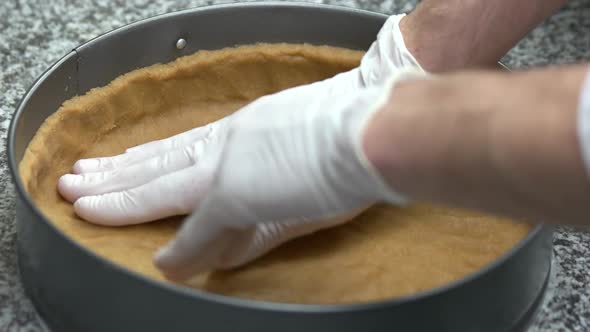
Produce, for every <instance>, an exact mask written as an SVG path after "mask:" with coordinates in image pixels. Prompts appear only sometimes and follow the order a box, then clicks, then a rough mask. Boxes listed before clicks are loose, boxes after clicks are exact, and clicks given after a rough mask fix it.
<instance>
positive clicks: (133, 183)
mask: <svg viewBox="0 0 590 332" xmlns="http://www.w3.org/2000/svg"><path fill="white" fill-rule="evenodd" d="M202 150H203V144H201V142H199V143H197V144H193V145H189V146H185V147H184V148H180V149H176V150H173V151H169V152H167V153H164V154H163V155H160V156H156V157H152V158H150V159H147V160H143V161H140V162H137V163H135V164H132V165H129V166H124V167H122V168H119V169H115V170H111V171H105V172H95V173H83V174H66V175H64V176H62V177H61V178H60V179H59V182H58V186H57V187H58V190H59V192H60V194H61V195H62V196H63V197H64V198H65V199H67V200H68V201H70V202H75V201H76V200H77V199H79V198H80V197H83V196H94V195H100V194H106V193H112V192H117V191H123V190H127V189H132V188H135V187H138V186H140V185H143V184H146V183H148V182H150V181H152V180H154V179H156V178H158V177H160V176H163V175H166V174H168V173H172V172H175V171H178V170H181V169H183V168H186V167H189V166H192V165H194V164H195V163H196V161H197V156H200V155H202Z"/></svg>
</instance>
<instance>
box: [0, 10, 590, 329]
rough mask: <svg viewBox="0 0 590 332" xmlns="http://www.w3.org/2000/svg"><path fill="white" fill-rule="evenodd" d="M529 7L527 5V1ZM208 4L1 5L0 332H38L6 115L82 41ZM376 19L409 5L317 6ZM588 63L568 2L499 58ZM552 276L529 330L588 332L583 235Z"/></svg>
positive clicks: (518, 62)
mask: <svg viewBox="0 0 590 332" xmlns="http://www.w3.org/2000/svg"><path fill="white" fill-rule="evenodd" d="M531 1H533V0H531ZM222 2H234V1H211V0H192V1H191V0H180V1H176V0H132V1H130V0H125V1H123V0H91V1H90V0H87V1H84V0H55V1H46V0H4V1H1V2H0V331H44V330H45V329H44V328H43V326H42V322H41V321H40V319H39V318H38V316H37V314H36V313H35V310H34V308H33V306H32V304H31V302H30V301H29V300H28V299H27V298H26V296H25V295H24V293H23V288H22V285H21V283H20V280H19V277H18V273H17V268H16V255H15V238H16V234H15V227H14V213H15V212H14V211H15V203H14V190H13V185H12V184H11V180H10V176H9V174H8V167H7V164H6V154H5V153H4V150H5V144H6V142H5V139H6V131H7V128H8V125H9V122H10V118H11V116H12V113H13V111H14V109H15V107H16V105H17V103H18V101H19V100H20V98H21V97H22V96H23V94H24V93H25V90H26V89H27V88H28V87H29V86H30V85H31V84H32V83H33V81H34V80H35V78H37V77H38V76H39V75H40V74H41V73H42V72H43V71H44V70H45V69H46V68H47V67H48V66H49V65H50V64H52V63H53V62H54V61H56V60H57V59H58V58H60V57H61V56H62V55H64V54H65V53H66V52H68V51H70V50H71V49H72V48H74V47H76V46H78V45H79V44H81V43H82V42H84V41H86V40H88V39H90V38H92V37H94V36H96V35H98V34H100V33H103V32H106V31H109V30H111V29H113V28H116V27H119V26H121V25H124V24H127V23H130V22H133V21H137V20H139V19H142V18H146V17H149V16H153V15H156V14H161V13H165V12H170V11H174V10H179V9H185V8H191V7H196V6H204V5H211V4H215V3H222ZM312 2H317V3H328V4H336V5H343V6H351V7H357V8H363V9H368V10H372V11H377V12H382V13H396V12H401V11H408V10H410V9H411V8H413V6H414V5H415V3H416V1H408V0H324V1H321V0H317V1H312ZM583 59H587V60H590V0H588V1H584V0H575V1H571V2H570V3H569V4H568V6H567V7H566V8H564V9H563V10H562V11H561V12H560V13H558V14H557V15H555V16H554V17H552V18H550V19H549V20H548V21H547V22H545V23H544V24H543V25H542V26H540V27H539V28H537V29H536V30H535V31H533V32H532V33H531V34H530V35H529V36H528V37H527V38H526V39H525V40H523V41H522V42H521V43H520V44H519V45H518V46H517V47H515V48H514V49H513V50H512V51H511V52H510V53H509V54H508V55H507V56H506V58H505V59H504V61H505V62H506V63H507V64H508V65H509V66H510V67H513V68H523V67H530V66H538V65H547V64H557V63H571V62H575V61H579V60H583ZM554 257H555V259H554V264H553V275H552V278H551V280H550V285H549V291H548V292H547V296H546V299H545V303H544V305H543V307H542V309H541V311H540V312H539V314H538V315H537V316H536V318H535V321H534V322H533V326H532V328H531V331H590V232H583V231H579V230H574V229H571V228H560V229H559V230H558V231H557V233H556V235H555V239H554Z"/></svg>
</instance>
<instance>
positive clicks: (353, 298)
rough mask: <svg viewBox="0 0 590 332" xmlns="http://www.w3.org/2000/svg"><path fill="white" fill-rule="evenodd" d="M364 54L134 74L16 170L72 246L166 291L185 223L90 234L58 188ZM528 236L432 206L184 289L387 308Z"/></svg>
mask: <svg viewBox="0 0 590 332" xmlns="http://www.w3.org/2000/svg"><path fill="white" fill-rule="evenodd" d="M362 54H363V53H362V52H360V51H353V50H348V49H342V48H334V47H328V46H312V45H294V44H259V45H252V46H242V47H237V48H229V49H224V50H218V51H201V52H198V53H196V54H194V55H190V56H186V57H183V58H180V59H178V60H176V61H174V62H171V63H168V64H157V65H154V66H150V67H147V68H143V69H139V70H135V71H132V72H130V73H128V74H126V75H123V76H121V77H119V78H117V79H115V80H114V81H113V82H111V83H110V84H109V85H107V86H105V87H101V88H96V89H93V90H92V91H90V92H88V93H87V94H86V95H84V96H80V97H75V98H73V99H71V100H68V101H66V102H65V103H64V104H63V106H62V107H61V108H60V109H59V110H58V111H57V112H56V113H54V114H53V115H52V116H50V117H49V118H48V119H47V120H46V121H45V123H44V124H43V125H42V126H41V128H40V129H39V130H38V132H37V134H36V135H35V137H34V138H33V139H32V141H31V143H30V145H29V147H28V148H27V150H26V153H25V155H24V158H23V160H22V162H21V164H20V175H21V178H22V180H23V183H24V185H25V189H26V191H27V192H28V194H29V195H30V196H31V197H32V198H33V200H34V201H35V203H36V204H37V206H38V207H39V208H40V209H41V211H42V212H43V213H44V214H45V215H46V216H47V217H48V219H49V220H51V221H52V222H53V223H54V224H55V225H56V226H57V227H58V228H59V229H60V230H61V231H62V232H64V233H65V234H66V235H67V236H69V237H71V238H72V239H74V240H75V241H77V242H78V243H80V244H81V245H83V246H85V247H87V248H88V249H90V250H92V251H93V252H95V253H97V254H98V255H100V256H102V257H105V258H106V259H108V260H110V261H112V262H115V263H117V264H119V265H122V266H124V267H126V268H128V269H130V270H132V271H135V272H138V273H140V274H143V275H146V276H149V277H152V278H155V279H159V280H164V279H163V277H162V275H161V274H160V273H159V271H158V270H157V269H156V268H155V267H154V266H153V264H152V255H153V253H154V252H155V251H156V250H157V248H159V247H160V246H162V245H164V244H165V243H167V242H168V241H169V240H170V239H171V238H172V236H173V235H174V233H175V231H176V230H177V228H178V226H179V223H180V222H181V220H182V217H174V218H169V219H166V220H161V221H157V222H152V223H147V224H143V225H137V226H128V227H118V228H115V227H103V226H97V225H93V224H90V223H88V222H85V221H83V220H81V219H79V218H78V217H77V216H76V215H75V214H74V211H73V208H72V205H71V204H70V203H68V202H67V201H65V200H64V199H62V198H61V197H60V195H59V194H58V192H57V189H56V185H57V180H58V178H59V177H60V176H61V175H63V174H65V173H69V172H70V169H71V167H72V165H73V164H74V162H75V161H77V160H78V159H81V158H88V157H97V156H108V155H115V154H119V153H122V152H124V150H125V149H126V148H128V147H131V146H135V145H138V144H141V143H145V142H148V141H152V140H156V139H162V138H165V137H169V136H171V135H174V134H177V133H180V132H183V131H186V130H188V129H191V128H194V127H196V126H202V125H204V124H206V123H209V122H211V121H214V120H217V119H220V118H222V117H224V116H226V115H228V114H230V113H232V112H234V111H235V110H237V109H239V108H240V107H242V106H244V105H246V104H247V103H248V102H250V101H252V100H254V99H255V98H257V97H260V96H263V95H266V94H269V93H273V92H276V91H280V90H283V89H286V88H289V87H292V86H296V85H300V84H306V83H310V82H313V81H317V80H321V79H324V78H328V77H331V76H333V75H335V74H337V73H339V72H342V71H346V70H349V69H351V68H354V67H356V66H358V64H359V61H360V59H361V57H362ZM277 112H280V110H277ZM261 121H264V119H261ZM529 230H530V226H529V225H526V224H519V223H515V222H512V221H510V220H501V219H497V218H493V217H489V216H484V215H481V214H477V213H471V212H466V211H459V210H453V209H448V208H444V207H436V206H433V205H428V204H419V205H414V206H410V207H408V208H405V209H398V208H395V207H388V206H376V207H373V208H371V209H369V210H368V211H366V212H365V213H364V214H362V215H361V216H359V217H357V218H356V219H355V220H354V221H353V222H350V223H348V224H346V225H343V226H339V227H336V228H334V229H330V230H325V231H321V232H318V233H316V234H312V235H310V236H306V237H304V238H300V239H296V240H294V241H291V242H289V243H287V244H285V245H283V246H281V247H280V248H278V249H276V250H274V251H273V252H271V253H270V254H267V255H266V256H264V257H262V258H261V259H258V260H257V261H255V262H254V263H252V264H249V265H247V266H246V267H243V268H240V269H236V270H232V271H224V272H215V273H211V274H210V275H207V274H204V275H201V276H198V277H196V278H195V279H193V280H191V281H190V282H189V283H187V285H188V286H190V287H197V288H201V289H205V290H208V291H211V292H216V293H220V294H226V295H230V296H238V297H243V298H251V299H260V300H267V301H278V302H292V303H351V302H366V301H373V300H379V299H389V298H394V297H400V296H406V295H410V294H415V293H417V292H420V291H423V290H427V289H430V288H433V287H437V286H441V285H444V284H447V283H449V282H452V281H454V280H457V279H459V278H461V277H464V276H466V275H468V274H470V273H473V272H475V271H477V270H479V269H481V268H482V267H483V266H485V265H487V264H489V263H490V262H492V261H494V260H495V259H496V258H498V257H499V256H501V255H502V254H504V253H505V252H506V251H507V250H509V249H510V248H511V247H512V246H513V245H514V244H515V243H517V242H518V241H520V240H521V239H522V238H523V237H524V236H525V235H526V234H527V233H528V232H529Z"/></svg>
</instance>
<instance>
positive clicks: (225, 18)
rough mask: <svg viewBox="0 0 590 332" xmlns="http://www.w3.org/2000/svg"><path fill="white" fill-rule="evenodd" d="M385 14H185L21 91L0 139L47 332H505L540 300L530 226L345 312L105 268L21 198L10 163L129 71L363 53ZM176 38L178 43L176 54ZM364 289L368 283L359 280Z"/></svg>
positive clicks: (247, 9)
mask: <svg viewBox="0 0 590 332" xmlns="http://www.w3.org/2000/svg"><path fill="white" fill-rule="evenodd" d="M386 18H387V17H386V16H385V15H381V14H376V13H371V12H366V11H361V10H356V9H349V8H341V7H333V6H325V5H314V4H303V3H285V2H281V3H267V2H265V3H248V4H233V5H221V6H213V7H204V8H197V9H191V10H186V11H181V12H176V13H171V14H166V15H162V16H158V17H154V18H150V19H147V20H143V21H140V22H137V23H134V24H131V25H128V26H125V27H123V28H120V29H117V30H114V31H112V32H109V33H107V34H105V35H102V36H100V37H98V38H96V39H94V40H92V41H90V42H88V43H85V44H84V45H82V46H80V47H78V48H76V49H74V50H72V52H70V53H68V54H67V55H65V56H64V57H63V58H62V59H61V60H59V61H58V62H57V63H55V64H54V65H53V66H52V67H51V68H49V69H48V70H47V71H46V72H45V73H44V74H43V75H42V76H41V77H40V78H39V79H38V80H37V81H36V82H35V83H34V85H33V86H32V87H31V88H30V90H29V91H28V92H27V93H26V95H25V96H24V98H23V100H22V102H21V103H20V105H19V106H18V109H17V110H16V113H15V116H14V118H13V121H12V123H11V126H10V130H9V137H8V154H9V164H10V168H11V172H12V176H13V178H14V182H15V184H16V190H17V229H18V253H19V267H20V271H21V276H22V280H23V283H24V285H25V288H26V291H27V294H28V295H29V296H30V297H31V299H32V300H33V302H34V303H35V306H36V308H37V309H38V311H39V313H40V314H41V315H42V317H43V318H44V319H45V320H46V322H47V323H48V325H49V326H50V328H52V329H53V330H54V331H64V332H68V331H88V332H90V331H101V332H102V331H111V332H113V331H125V332H127V331H146V332H147V331H195V330H201V331H223V332H225V331H272V332H275V331H298V332H299V331H341V332H348V331H392V330H400V331H453V332H455V331H513V330H514V331H515V330H519V329H523V328H524V327H525V326H526V324H527V321H528V319H529V318H530V316H531V315H532V314H533V313H534V310H535V308H536V306H537V305H538V303H539V302H540V299H541V298H542V294H543V291H544V288H545V286H546V282H547V279H548V276H549V271H550V265H551V252H552V249H551V248H552V246H551V239H552V229H551V228H549V227H547V226H536V227H535V228H534V229H533V230H532V232H531V233H530V234H529V235H528V236H527V237H526V238H525V239H524V240H523V241H522V242H521V243H519V244H518V245H517V246H516V247H515V248H514V249H513V250H511V251H510V252H508V253H507V254H505V255H504V256H502V257H501V258H499V259H498V260H497V261H495V262H494V263H492V264H490V265H489V266H487V267H485V268H484V269H482V270H480V271H478V272H477V273H475V274H473V275H470V276H468V277H466V278H464V279H461V280H459V281H457V282H454V283H452V284H449V285H446V286H444V287H441V288H437V289H433V290H430V291H427V292H424V293H420V294H417V295H415V296H411V297H407V298H402V299H396V300H390V301H381V302H374V303H368V304H352V305H294V304H277V303H268V302H259V301H250V300H243V299H236V298H230V297H225V296H220V295H215V294H210V293H206V292H202V291H198V290H189V289H186V288H182V287H179V286H175V285H172V284H164V283H160V282H157V281H154V280H151V279H148V278H145V277H143V276H140V275H138V274H136V273H133V272H130V271H127V270H126V269H123V268H121V267H119V266H117V265H114V264H112V263H110V262H109V261H106V260H104V259H102V258H100V257H98V256H96V255H95V254H94V253H92V252H90V251H89V250H87V249H85V248H83V247H81V246H80V245H78V244H77V243H75V242H74V241H72V240H71V239H69V238H68V237H66V236H64V234H62V233H61V232H60V231H58V230H57V229H56V228H55V227H54V226H53V225H52V223H50V222H49V221H48V220H47V219H46V218H45V217H44V216H43V214H42V213H41V212H40V210H39V209H38V208H37V207H36V206H35V204H34V202H33V201H32V200H31V198H30V197H29V196H28V195H27V193H26V192H25V190H24V187H23V184H22V183H21V179H20V177H19V174H18V164H19V162H20V160H21V158H22V156H23V153H24V150H25V148H26V147H27V145H28V143H29V141H30V140H31V138H32V137H33V135H34V134H35V132H36V131H37V129H38V128H39V126H40V125H41V124H42V122H43V121H44V120H45V119H46V118H47V117H48V116H49V115H50V114H52V113H53V112H55V111H56V110H57V109H58V108H59V106H60V105H61V104H62V102H64V101H65V100H67V99H69V98H71V97H73V96H75V95H80V94H84V93H85V92H87V91H88V90H89V89H91V88H94V87H98V86H102V85H105V84H107V83H108V82H110V81H111V80H112V79H114V78H115V77H117V76H119V75H121V74H123V73H126V72H129V71H131V70H133V69H136V68H140V67H144V66H148V65H151V64H154V63H157V62H168V61H172V60H174V59H175V58H177V57H179V56H183V55H187V54H190V53H193V52H195V51H198V50H201V49H219V48H223V47H227V46H235V45H238V44H250V43H256V42H307V43H313V44H329V45H334V46H342V47H349V48H356V49H367V48H368V47H369V45H370V43H371V42H372V41H373V40H374V39H375V36H376V34H377V32H378V30H379V29H380V27H381V25H382V24H383V23H384V21H385V20H386ZM180 38H183V39H185V40H186V41H187V45H186V47H185V48H183V49H180V50H179V49H178V48H177V47H176V42H177V40H178V39H180ZM367 282H370V280H368V281H367Z"/></svg>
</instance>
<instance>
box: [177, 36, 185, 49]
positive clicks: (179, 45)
mask: <svg viewBox="0 0 590 332" xmlns="http://www.w3.org/2000/svg"><path fill="white" fill-rule="evenodd" d="M185 46H186V40H185V39H184V38H180V39H178V40H177V41H176V48H177V49H179V50H182V49H183V48H184V47H185Z"/></svg>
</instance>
